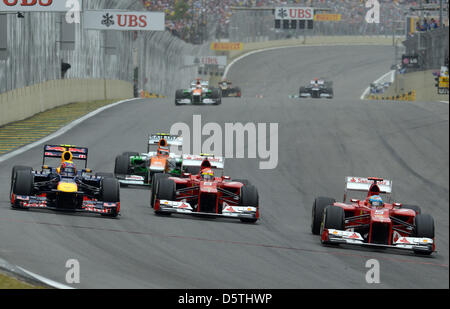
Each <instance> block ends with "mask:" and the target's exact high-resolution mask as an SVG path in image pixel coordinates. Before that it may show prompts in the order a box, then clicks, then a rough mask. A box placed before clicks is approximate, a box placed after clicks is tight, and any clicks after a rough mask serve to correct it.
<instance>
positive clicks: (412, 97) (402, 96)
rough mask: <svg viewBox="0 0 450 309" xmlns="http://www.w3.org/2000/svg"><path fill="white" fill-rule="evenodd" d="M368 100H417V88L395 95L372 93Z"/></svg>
mask: <svg viewBox="0 0 450 309" xmlns="http://www.w3.org/2000/svg"><path fill="white" fill-rule="evenodd" d="M367 99H368V100H379V101H415V100H416V90H412V91H409V92H407V93H403V94H398V95H395V96H381V95H374V94H371V95H369V96H368V97H367Z"/></svg>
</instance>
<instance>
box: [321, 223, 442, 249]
mask: <svg viewBox="0 0 450 309" xmlns="http://www.w3.org/2000/svg"><path fill="white" fill-rule="evenodd" d="M321 242H322V243H323V244H349V245H359V246H364V247H378V248H394V249H400V250H410V251H414V252H425V253H430V252H434V251H435V247H434V240H433V239H431V238H420V237H400V238H398V239H397V240H396V241H395V242H394V244H392V245H383V244H374V243H367V242H365V240H364V238H363V237H362V236H361V234H359V233H356V232H349V231H341V230H335V229H324V230H323V232H322V238H321Z"/></svg>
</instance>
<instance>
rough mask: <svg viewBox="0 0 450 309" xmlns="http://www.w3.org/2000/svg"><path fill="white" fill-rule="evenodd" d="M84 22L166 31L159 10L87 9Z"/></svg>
mask: <svg viewBox="0 0 450 309" xmlns="http://www.w3.org/2000/svg"><path fill="white" fill-rule="evenodd" d="M0 1H1V0H0ZM83 24H84V29H92V30H122V31H127V30H134V31H135V30H145V31H164V30H165V15H164V13H159V12H130V11H115V10H101V11H85V12H84V14H83Z"/></svg>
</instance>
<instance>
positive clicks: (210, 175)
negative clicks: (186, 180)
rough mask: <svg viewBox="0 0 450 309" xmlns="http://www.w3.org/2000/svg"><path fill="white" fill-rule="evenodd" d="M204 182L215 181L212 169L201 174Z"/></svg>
mask: <svg viewBox="0 0 450 309" xmlns="http://www.w3.org/2000/svg"><path fill="white" fill-rule="evenodd" d="M201 176H202V180H205V181H211V180H214V172H213V170H212V169H209V168H208V169H204V170H203V171H202V173H201Z"/></svg>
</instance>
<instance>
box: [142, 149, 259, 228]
mask: <svg viewBox="0 0 450 309" xmlns="http://www.w3.org/2000/svg"><path fill="white" fill-rule="evenodd" d="M183 166H184V168H185V169H186V170H187V171H188V170H189V169H191V170H192V171H198V172H197V173H196V174H190V173H184V174H183V175H182V176H180V177H164V178H161V179H159V180H158V183H157V184H156V185H155V190H154V191H152V196H151V201H150V203H151V206H152V207H153V208H154V210H155V213H156V214H159V215H170V214H180V215H190V216H203V217H225V218H233V219H240V220H241V221H242V222H248V223H255V222H256V221H257V220H258V219H259V195H258V190H257V189H256V187H254V186H253V185H251V184H250V183H249V182H248V181H247V180H237V179H236V180H231V179H230V177H227V176H223V175H220V176H214V174H215V172H217V173H219V172H222V171H223V167H224V159H223V158H221V157H214V156H211V155H200V156H196V155H184V156H183Z"/></svg>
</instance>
